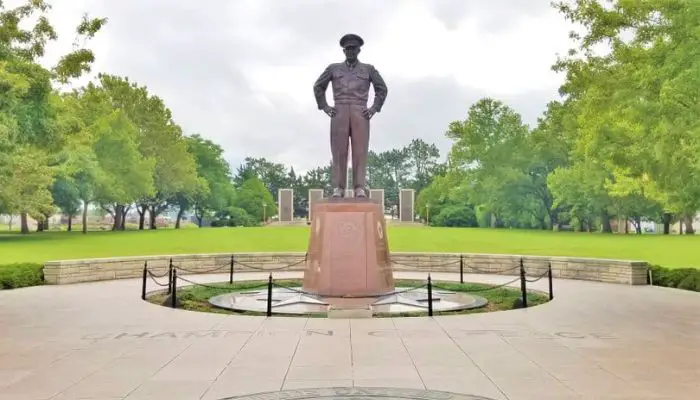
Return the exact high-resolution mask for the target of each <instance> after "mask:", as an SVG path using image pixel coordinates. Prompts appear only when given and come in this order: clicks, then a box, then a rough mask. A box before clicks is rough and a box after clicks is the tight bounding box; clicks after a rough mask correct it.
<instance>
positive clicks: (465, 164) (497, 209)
mask: <svg viewBox="0 0 700 400" xmlns="http://www.w3.org/2000/svg"><path fill="white" fill-rule="evenodd" d="M528 133H529V132H528V129H527V127H526V126H525V125H524V124H523V123H522V120H521V118H520V115H518V114H517V113H516V112H515V111H513V110H512V109H511V108H510V107H508V106H506V105H505V104H503V103H502V102H500V101H497V100H494V99H491V98H484V99H481V100H479V101H478V102H476V103H475V104H474V105H472V106H471V107H470V109H469V112H468V115H467V119H466V120H465V121H454V122H452V123H450V125H449V128H448V130H447V133H446V136H447V137H448V138H450V139H452V140H454V141H455V143H454V144H453V146H452V149H451V151H450V155H449V158H450V163H451V165H452V166H453V168H457V169H461V170H462V171H464V172H465V173H466V174H465V176H466V178H467V179H469V180H470V181H471V188H472V192H471V198H472V201H474V204H477V205H482V206H483V207H484V208H485V209H486V210H487V211H488V212H490V213H492V214H493V218H492V224H491V225H492V226H493V227H495V226H500V225H502V223H503V220H504V219H509V220H518V219H523V216H528V218H529V215H530V214H531V213H533V210H532V207H531V204H530V203H531V202H530V203H528V202H527V201H524V200H523V196H524V195H525V194H526V193H525V192H524V187H525V183H526V180H527V177H526V175H525V173H524V170H525V167H526V166H527V156H526V155H525V154H523V152H522V151H521V149H523V148H524V146H525V145H526V141H527V138H528Z"/></svg>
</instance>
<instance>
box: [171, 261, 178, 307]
mask: <svg viewBox="0 0 700 400" xmlns="http://www.w3.org/2000/svg"><path fill="white" fill-rule="evenodd" d="M172 277H173V292H172V293H171V294H170V307H172V308H177V270H176V269H173V274H172Z"/></svg>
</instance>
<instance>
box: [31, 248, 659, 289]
mask: <svg viewBox="0 0 700 400" xmlns="http://www.w3.org/2000/svg"><path fill="white" fill-rule="evenodd" d="M521 257H522V259H523V265H524V266H525V269H526V270H527V274H528V275H529V276H539V275H541V274H543V273H545V272H546V270H547V268H548V265H549V264H550V263H551V265H552V275H553V276H554V277H555V278H565V279H582V280H589V281H599V282H609V283H622V284H629V285H646V284H647V273H648V272H647V270H648V265H647V263H646V262H644V261H624V260H605V259H595V258H575V257H548V256H519V255H503V254H469V253H461V254H460V253H406V252H393V253H391V258H392V261H393V263H394V270H395V271H425V272H426V273H427V272H431V271H435V272H458V271H459V268H460V263H462V264H463V268H464V272H465V273H486V274H502V275H517V274H518V273H519V265H520V259H521ZM231 259H232V254H230V253H228V254H181V255H172V256H169V255H162V256H140V257H116V258H96V259H89V260H64V261H49V262H47V263H46V264H45V265H44V278H45V280H46V283H48V284H59V285H60V284H70V283H79V282H92V281H101V280H111V279H124V278H137V277H140V276H141V275H142V273H143V266H144V263H148V268H149V270H150V271H151V272H152V273H153V274H154V275H165V274H167V271H168V265H169V263H170V262H171V260H172V263H173V265H174V266H175V267H177V268H178V274H180V275H182V274H191V273H197V274H203V273H228V272H229V270H230V264H231ZM460 259H461V261H460ZM233 260H234V273H235V272H236V271H238V272H250V271H260V270H262V271H302V270H303V269H304V267H305V265H306V263H305V261H304V260H305V253H301V252H287V253H235V254H233Z"/></svg>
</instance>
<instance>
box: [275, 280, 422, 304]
mask: <svg viewBox="0 0 700 400" xmlns="http://www.w3.org/2000/svg"><path fill="white" fill-rule="evenodd" d="M272 285H273V286H276V287H278V288H282V289H287V290H289V291H292V292H295V293H298V294H304V295H307V296H316V295H317V294H316V293H311V292H307V291H305V290H300V289H297V288H293V287H291V286H286V285H281V284H279V283H276V282H275V281H274V280H273V281H272ZM427 286H428V284H427V283H426V284H424V285H421V286H416V287H411V288H407V289H404V290H395V291H393V292H390V293H385V294H381V295H366V296H359V295H358V296H352V295H347V296H342V298H344V299H370V298H377V297H385V296H395V295H398V294H402V293H407V292H411V291H414V290H418V289H423V288H425V287H427Z"/></svg>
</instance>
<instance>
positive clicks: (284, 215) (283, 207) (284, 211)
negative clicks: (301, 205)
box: [277, 189, 294, 222]
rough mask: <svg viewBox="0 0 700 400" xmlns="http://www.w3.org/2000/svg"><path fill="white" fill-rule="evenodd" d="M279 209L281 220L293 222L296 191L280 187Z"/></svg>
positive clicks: (278, 196) (278, 193) (278, 195)
mask: <svg viewBox="0 0 700 400" xmlns="http://www.w3.org/2000/svg"><path fill="white" fill-rule="evenodd" d="M277 210H278V212H279V221H280V222H292V220H293V219H294V191H293V190H292V189H279V190H278V191H277Z"/></svg>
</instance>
